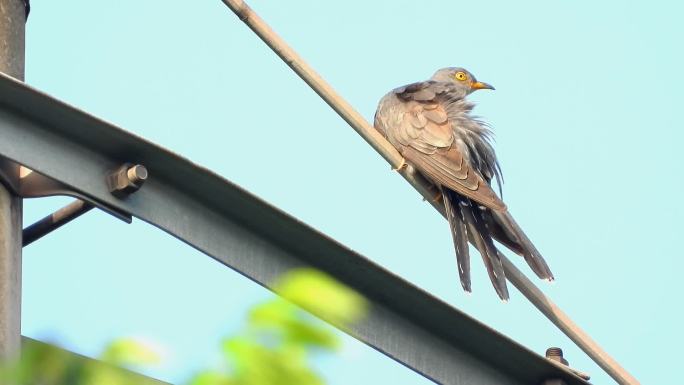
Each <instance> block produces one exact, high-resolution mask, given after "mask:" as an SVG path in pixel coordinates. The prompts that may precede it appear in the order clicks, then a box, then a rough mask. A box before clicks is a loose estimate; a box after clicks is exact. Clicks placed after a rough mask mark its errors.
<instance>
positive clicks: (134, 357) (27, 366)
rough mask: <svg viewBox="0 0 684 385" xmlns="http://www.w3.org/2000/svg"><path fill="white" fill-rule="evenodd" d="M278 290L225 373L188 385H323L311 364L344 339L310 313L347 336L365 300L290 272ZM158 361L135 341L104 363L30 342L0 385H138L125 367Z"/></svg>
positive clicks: (230, 345) (235, 345)
mask: <svg viewBox="0 0 684 385" xmlns="http://www.w3.org/2000/svg"><path fill="white" fill-rule="evenodd" d="M273 287H274V288H275V291H276V292H277V293H278V294H279V295H280V297H277V298H275V299H272V300H269V301H266V302H264V303H261V304H258V305H256V306H254V307H253V308H252V309H251V310H250V311H249V314H248V316H247V322H246V324H245V326H244V327H243V330H241V331H240V332H238V333H237V334H236V335H234V336H231V337H228V338H226V339H225V340H224V341H223V343H222V350H221V353H222V357H223V359H224V360H223V361H224V362H223V365H222V367H220V368H219V369H215V370H206V371H202V372H200V373H198V374H197V375H196V376H195V377H194V378H193V379H192V380H191V382H190V385H323V384H324V381H323V379H322V378H321V376H319V375H318V374H317V373H316V372H315V371H314V370H313V369H312V367H311V362H310V358H311V356H312V354H316V353H326V352H327V353H330V352H334V351H336V350H337V349H338V348H339V347H340V341H339V339H338V337H337V335H336V334H335V332H334V331H333V330H332V329H331V328H330V327H329V326H328V325H325V324H324V323H322V322H320V321H319V320H317V319H315V317H313V316H312V315H311V314H310V313H308V312H307V311H309V312H311V313H313V314H316V315H318V316H319V317H320V318H322V319H323V320H325V321H327V322H329V323H331V324H333V325H335V326H337V327H339V328H341V329H343V330H348V329H349V328H350V327H351V326H352V325H353V324H354V323H355V322H358V321H360V320H361V319H362V318H363V317H364V316H365V315H366V313H367V311H368V304H367V302H366V300H365V299H364V298H363V297H362V296H360V295H359V294H358V293H356V292H355V291H353V290H352V289H350V288H348V287H346V286H344V285H343V284H341V283H339V282H337V281H336V280H335V279H334V278H332V277H330V276H328V275H326V274H324V273H322V272H320V271H317V270H313V269H296V270H292V271H290V272H288V273H287V274H285V275H284V276H282V277H280V278H279V279H278V281H277V282H275V283H274V285H273ZM303 309H306V310H307V311H305V310H303ZM158 361H159V356H158V355H157V354H156V353H155V352H154V350H153V349H151V348H150V347H149V346H148V345H146V344H143V343H141V342H139V341H136V340H133V339H120V340H117V341H115V342H114V343H112V344H110V345H109V346H108V347H107V348H106V349H105V350H104V351H103V353H102V354H101V355H100V361H94V360H87V359H84V358H83V357H80V356H77V355H74V354H72V353H69V352H67V351H64V350H62V349H59V348H57V347H55V346H52V345H48V344H44V343H40V342H32V343H30V344H25V345H24V346H23V349H22V359H21V360H20V361H18V362H14V363H9V364H6V365H4V366H3V367H0V384H17V385H133V384H135V385H140V384H142V383H144V382H141V378H140V377H138V376H136V375H134V374H132V373H131V372H128V371H126V370H122V369H121V368H120V367H130V366H141V365H150V364H155V363H157V362H158Z"/></svg>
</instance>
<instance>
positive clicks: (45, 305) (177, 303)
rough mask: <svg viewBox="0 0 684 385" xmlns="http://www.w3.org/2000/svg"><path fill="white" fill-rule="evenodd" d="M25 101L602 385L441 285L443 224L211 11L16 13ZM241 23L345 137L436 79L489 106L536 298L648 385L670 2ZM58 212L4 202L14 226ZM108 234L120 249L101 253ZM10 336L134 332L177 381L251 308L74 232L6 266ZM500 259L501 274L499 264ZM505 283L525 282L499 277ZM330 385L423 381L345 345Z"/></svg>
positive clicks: (446, 245) (515, 315)
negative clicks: (238, 200) (24, 23)
mask: <svg viewBox="0 0 684 385" xmlns="http://www.w3.org/2000/svg"><path fill="white" fill-rule="evenodd" d="M31 3H32V12H31V17H30V19H29V23H28V30H27V65H26V70H27V71H26V80H27V82H28V83H29V84H30V85H32V86H35V87H37V88H39V89H41V90H44V91H46V92H48V93H50V94H52V95H54V96H56V97H58V98H61V99H63V100H66V101H68V102H70V103H72V104H75V105H76V106H78V107H81V108H83V109H85V110H87V111H89V112H91V113H93V114H95V115H97V116H99V117H102V118H104V119H107V120H110V121H112V122H114V123H116V124H118V125H120V126H122V127H124V128H125V129H127V130H130V131H132V132H135V133H136V134H139V135H142V136H144V137H146V138H148V139H151V140H153V141H156V142H157V143H159V144H161V145H164V146H167V147H169V148H171V149H173V150H175V151H177V152H179V153H180V154H182V155H184V156H186V157H188V158H190V159H192V160H193V161H195V162H198V163H200V164H202V165H204V166H207V167H210V168H212V169H213V170H215V171H217V172H218V173H220V174H221V175H223V176H225V177H226V178H228V179H229V180H232V181H234V182H236V183H237V184H239V185H241V186H243V187H244V188H246V189H247V190H249V191H251V192H252V193H254V194H256V195H258V196H260V197H262V198H264V199H266V200H267V201H269V202H271V203H273V204H275V205H276V206H279V207H281V208H282V209H284V210H286V211H287V212H289V213H291V214H292V215H294V216H296V217H297V218H300V219H302V220H304V221H305V222H307V223H309V224H310V225H312V226H314V227H316V228H318V229H320V230H322V231H323V232H325V233H326V234H329V235H331V236H332V237H334V238H335V239H337V240H339V241H341V242H343V243H345V244H347V245H349V246H351V247H352V248H354V249H355V250H357V251H359V252H361V253H362V254H364V255H366V256H368V257H369V258H371V259H373V260H374V261H376V262H378V263H380V264H382V265H383V266H385V267H387V268H389V269H390V270H392V271H394V272H396V273H397V274H400V275H401V276H403V277H405V278H406V279H408V280H410V281H412V282H414V283H416V284H417V285H419V286H421V287H423V288H425V289H427V290H429V291H430V292H432V293H434V294H435V295H437V296H439V297H440V298H443V299H444V300H446V301H448V302H449V303H451V304H452V305H454V306H456V307H458V308H459V309H462V310H464V311H466V312H467V313H469V314H471V315H472V316H474V317H476V318H477V319H479V320H481V321H483V322H485V323H486V324H488V325H490V326H492V327H494V328H496V329H498V330H500V331H501V332H503V333H505V334H507V335H508V336H510V337H512V338H513V339H515V340H517V341H519V342H521V343H523V344H524V345H526V346H528V347H529V348H531V349H533V350H535V351H537V352H540V353H543V351H544V350H545V349H546V347H548V346H553V345H558V346H561V347H563V349H564V350H565V351H566V357H567V358H568V360H569V361H570V363H571V364H572V365H573V366H574V367H576V368H578V369H580V370H583V371H586V372H589V373H591V374H592V375H593V377H594V382H595V383H597V384H607V383H611V380H610V379H609V378H608V377H607V376H606V375H604V374H603V373H602V371H601V370H600V369H599V368H598V367H597V366H595V365H594V364H593V363H592V362H591V361H590V360H589V359H588V358H586V357H585V355H584V354H583V353H582V352H581V351H579V350H578V349H577V348H575V347H574V346H573V345H572V343H571V342H570V341H569V340H568V339H567V338H565V337H564V336H563V335H562V334H561V333H560V332H558V331H557V330H556V329H555V327H553V326H552V325H551V324H550V323H549V322H548V321H547V320H546V319H545V318H544V317H542V316H541V315H540V314H539V313H538V312H537V311H536V310H535V309H534V308H533V307H532V306H531V305H530V304H529V303H528V302H527V301H526V300H525V299H524V298H523V297H521V296H520V295H519V294H518V293H517V292H516V291H515V290H512V299H511V301H510V302H509V303H508V304H502V303H501V302H500V301H499V300H498V299H497V297H496V295H495V293H494V291H493V289H492V288H491V287H490V284H489V282H488V279H487V277H486V274H485V273H484V269H483V268H482V266H481V265H480V264H474V267H475V269H474V270H475V272H474V277H473V288H474V293H473V295H471V296H466V295H465V294H464V293H463V292H462V291H461V289H460V284H459V283H458V277H457V271H456V266H455V258H454V256H453V247H452V245H451V243H450V242H451V240H450V235H449V231H448V229H447V225H446V223H445V222H444V220H443V219H442V218H441V217H440V216H438V215H437V214H436V213H435V212H434V210H433V209H432V208H431V207H430V206H429V205H428V204H426V203H424V202H422V201H421V199H420V197H419V196H418V195H417V193H415V192H414V191H413V190H412V189H411V187H410V186H408V185H407V184H406V183H405V182H404V181H403V179H402V178H401V177H399V176H398V175H396V174H395V173H393V172H391V171H390V170H389V167H388V166H387V165H386V164H385V163H384V161H383V160H382V159H381V158H380V157H379V156H378V155H377V154H375V152H374V151H373V150H372V149H371V148H370V147H369V146H368V145H367V144H366V143H365V142H364V141H363V140H362V139H361V138H360V137H358V136H357V135H356V133H355V132H354V131H353V130H351V129H350V128H349V127H348V126H347V125H346V123H344V122H343V121H342V120H341V119H339V118H338V117H337V115H336V114H335V113H334V112H333V111H332V110H331V109H330V108H329V107H328V106H327V105H325V104H324V103H323V102H322V101H321V100H320V99H319V98H318V97H317V96H316V95H315V94H314V93H313V92H312V91H311V90H310V89H308V87H307V86H306V85H305V84H304V83H303V82H302V81H301V80H300V79H299V78H297V77H296V76H295V75H294V74H293V73H292V72H291V71H290V69H289V68H287V67H286V66H285V65H284V64H283V63H282V62H281V61H280V59H278V58H277V57H276V56H275V55H274V54H273V53H272V52H271V51H270V50H269V49H268V48H267V47H266V46H265V45H264V44H263V43H262V42H261V41H260V40H258V39H257V38H256V37H255V36H254V35H253V34H252V32H251V31H249V30H248V29H247V28H246V27H245V26H244V25H243V24H242V23H241V22H239V21H238V20H237V18H236V17H235V16H234V15H233V14H232V13H231V12H230V11H229V10H228V9H227V8H225V6H224V5H223V4H222V3H221V2H220V1H219V0H204V1H198V0H194V1H180V0H167V1H162V0H119V1H117V2H112V1H101V0H88V1H86V0H62V1H48V0H32V1H31ZM250 4H251V5H252V7H253V8H255V10H256V11H257V12H260V13H261V15H262V17H263V18H264V19H265V20H266V21H267V22H269V23H271V25H272V26H273V28H274V29H275V30H276V31H278V32H279V33H280V34H281V35H282V36H283V37H284V38H285V39H286V40H288V41H289V42H290V43H291V45H292V46H293V47H294V48H295V49H296V50H298V51H299V53H300V54H301V55H302V56H303V57H304V58H306V59H307V60H308V61H309V63H310V64H312V65H313V66H314V67H315V68H316V69H317V70H318V71H319V72H320V73H321V74H322V75H323V76H324V77H326V78H327V79H328V80H329V81H330V82H331V83H332V85H333V86H334V87H336V88H337V90H338V91H339V92H340V93H341V94H342V95H343V96H344V97H346V98H348V100H349V101H350V102H351V103H352V104H353V105H354V106H356V108H357V109H358V110H359V111H360V112H361V113H362V114H363V115H364V116H366V117H367V118H369V119H370V118H371V117H372V114H373V112H374V110H375V107H376V103H377V100H378V99H379V98H380V97H381V96H382V95H383V94H384V93H385V92H386V91H387V90H389V89H391V88H393V87H395V86H399V85H402V84H405V83H408V82H412V81H417V80H422V79H425V78H427V77H429V76H430V75H431V74H432V72H433V71H434V70H435V69H437V68H439V67H443V66H452V65H458V66H464V67H466V68H468V69H469V70H470V71H472V72H473V73H474V74H475V75H476V76H477V77H478V78H479V79H481V80H483V81H487V82H490V83H492V84H493V85H495V86H496V88H497V90H496V91H494V92H488V93H485V92H482V93H480V94H476V95H474V97H473V99H475V100H476V101H477V102H478V103H479V105H478V107H477V109H476V113H477V114H478V115H481V116H482V117H483V118H484V119H485V120H487V121H488V122H489V123H491V125H492V126H493V128H494V130H495V132H496V138H497V140H496V149H497V152H498V154H499V157H500V160H501V163H502V168H503V172H504V176H505V178H506V183H505V185H504V199H505V201H506V202H507V203H508V205H509V207H510V208H511V211H512V212H513V214H514V215H515V216H516V217H517V219H518V222H519V223H520V224H521V225H522V226H523V227H524V228H525V229H526V231H527V233H528V235H529V236H530V237H531V238H532V239H533V240H534V241H535V243H536V244H537V246H538V247H539V249H540V250H541V251H542V252H543V253H544V255H545V256H546V258H547V260H548V261H549V264H550V266H551V268H552V270H553V271H554V273H555V275H556V277H557V281H556V282H555V283H554V284H553V285H548V284H545V283H543V282H539V284H540V285H541V287H542V289H543V290H544V291H545V292H546V293H547V294H548V295H549V296H550V297H551V298H553V299H554V300H555V301H556V302H557V303H558V304H559V305H560V306H561V307H562V308H563V309H565V310H566V311H567V313H569V314H570V315H571V316H572V317H573V318H574V319H575V320H576V321H577V322H578V323H579V324H580V325H581V326H582V327H584V328H585V330H586V331H587V332H588V333H590V334H591V335H592V336H594V338H595V339H596V340H597V341H598V342H599V343H600V344H602V345H603V346H604V347H605V348H606V350H607V351H608V352H610V353H611V354H613V355H614V357H615V358H616V359H617V360H618V361H620V362H621V363H622V364H623V365H624V366H625V367H627V368H628V369H629V370H631V371H632V373H633V374H634V375H635V376H636V377H637V378H638V379H640V380H641V381H642V383H644V384H649V383H650V384H658V383H671V372H673V371H674V366H675V365H676V364H678V361H679V359H678V354H679V347H678V346H676V345H677V343H679V344H681V343H683V342H684V338H682V334H681V325H682V324H684V313H682V311H681V310H680V309H679V305H680V303H681V292H682V288H681V286H680V285H679V282H677V281H678V280H679V279H680V278H679V277H680V274H679V272H680V271H681V269H682V268H684V261H683V259H682V258H681V256H682V253H681V251H680V250H679V248H678V246H679V242H680V241H681V222H680V218H681V216H682V214H684V204H682V200H681V199H680V195H681V192H680V191H681V190H682V188H683V187H684V178H683V177H682V175H683V174H682V171H681V166H682V159H683V156H682V153H681V143H682V140H683V139H684V134H682V130H683V129H684V124H683V118H682V114H681V112H682V108H681V97H680V92H681V89H682V86H684V76H683V75H682V70H681V69H682V68H684V59H683V56H682V50H681V36H682V35H683V32H684V31H682V30H683V28H682V24H681V20H680V19H681V14H682V11H683V9H682V6H681V5H680V3H678V2H674V1H670V2H667V1H660V2H658V1H650V2H646V1H641V2H637V1H603V2H594V1H573V2H570V1H566V2H562V1H541V0H540V1H516V2H511V1H503V0H501V1H470V2H461V1H446V0H444V1H437V0H425V1H409V0H391V1H390V0H382V1H380V0H375V1H363V0H348V1H315V0H299V1H283V0H280V1H274V0H272V1H266V0H254V1H251V2H250ZM66 202H68V200H67V199H61V198H53V199H48V200H40V201H38V200H33V201H30V202H27V203H26V215H25V218H26V222H27V223H28V222H32V221H33V220H35V219H37V218H39V217H41V216H43V215H45V214H46V213H47V212H49V211H50V210H51V209H53V208H56V207H58V206H59V205H61V204H63V203H66ZM124 237H126V238H127V239H129V242H130V240H131V239H133V240H138V241H139V242H140V243H141V244H142V243H143V242H144V244H146V245H147V246H146V247H143V248H136V250H135V251H128V250H122V249H121V248H118V247H115V246H114V245H115V244H116V242H117V239H121V238H124ZM24 255H25V257H24V258H25V259H24V302H23V316H22V322H23V332H24V334H26V335H28V336H32V337H37V338H43V339H45V338H52V339H57V340H58V341H60V342H61V343H62V344H64V345H65V346H67V347H68V348H70V349H72V350H75V351H77V352H81V353H84V354H88V355H95V354H97V352H98V350H99V349H100V348H101V347H102V346H103V344H105V343H106V342H107V341H109V340H110V339H112V338H115V337H120V336H131V335H132V336H144V337H146V338H148V339H150V340H154V341H157V342H158V343H159V344H161V345H164V346H166V347H167V349H168V351H169V352H170V353H169V361H168V362H167V364H166V365H164V366H161V367H159V368H155V369H153V370H152V371H149V372H148V373H149V374H151V375H154V376H156V377H158V378H160V379H164V380H167V381H173V382H180V381H181V380H182V379H184V378H187V376H188V375H189V374H190V373H192V371H193V370H195V369H197V368H201V367H206V366H207V365H210V364H211V362H214V361H215V359H214V358H213V357H214V353H215V352H216V351H217V349H216V346H217V342H218V339H219V338H220V336H222V335H223V334H225V333H228V332H230V331H234V330H236V329H237V328H238V327H239V325H240V324H241V322H242V318H243V315H244V311H245V309H246V308H247V307H248V306H249V305H250V304H253V303H255V302H256V301H259V300H261V299H264V298H268V297H269V296H270V294H269V293H268V292H267V291H266V290H265V289H263V288H261V287H259V286H257V285H256V284H254V283H252V282H251V281H248V280H246V279H244V278H243V277H242V276H240V275H239V274H236V273H235V272H233V271H232V270H230V269H228V268H225V267H224V266H222V265H220V264H219V263H216V262H214V261H213V260H211V259H210V258H208V257H206V256H204V255H202V254H200V253H198V252H196V251H194V250H192V249H190V248H189V247H187V246H186V245H185V244H183V243H181V242H178V241H176V240H175V239H172V238H170V237H168V236H167V235H166V234H164V233H161V232H159V231H157V230H156V229H154V228H152V227H151V226H149V225H146V224H144V223H141V222H140V221H136V222H134V224H132V225H125V224H123V223H121V222H118V221H116V220H114V219H112V218H111V217H109V216H107V215H105V214H102V213H91V214H89V215H87V216H85V217H83V218H81V219H79V220H78V221H76V222H74V223H73V224H71V225H69V226H67V227H65V228H63V229H61V230H60V231H59V232H57V233H55V234H52V235H50V236H48V237H47V238H45V239H43V240H41V241H40V242H38V243H36V244H34V245H31V246H30V247H28V248H26V249H25V254H24ZM515 260H516V262H519V260H518V259H517V258H516V259H515ZM520 266H521V267H522V268H523V269H524V271H526V272H529V270H528V269H527V268H526V267H525V266H522V264H521V265H520ZM320 368H321V370H322V371H323V372H324V373H325V376H326V378H327V379H328V380H329V383H330V384H333V385H340V384H351V383H356V384H364V383H392V384H427V383H429V381H428V380H425V379H423V378H422V377H420V376H419V375H417V374H415V373H413V372H411V371H410V370H408V369H406V368H404V367H402V366H400V365H398V364H396V363H394V362H393V361H391V360H390V359H387V358H385V357H384V356H381V355H380V354H378V353H376V352H374V351H373V350H372V349H370V348H367V347H365V346H364V345H362V344H360V343H357V342H355V341H353V340H351V339H348V343H347V345H346V348H345V350H344V351H343V352H342V354H341V355H340V356H337V357H334V358H329V359H324V360H321V362H320Z"/></svg>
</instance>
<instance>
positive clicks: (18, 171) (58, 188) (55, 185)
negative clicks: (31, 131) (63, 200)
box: [0, 157, 133, 223]
mask: <svg viewBox="0 0 684 385" xmlns="http://www.w3.org/2000/svg"><path fill="white" fill-rule="evenodd" d="M0 183H2V184H4V185H5V186H7V188H9V189H10V190H12V192H14V193H15V194H16V195H18V196H20V197H22V198H41V197H48V196H58V195H64V196H71V197H74V198H78V199H80V200H82V201H85V202H88V203H90V204H91V205H93V206H95V207H97V208H99V209H101V210H102V211H104V212H106V213H108V214H110V215H112V216H114V217H116V218H118V219H120V220H122V221H124V222H126V223H131V222H133V217H132V216H131V215H130V214H128V213H125V212H122V211H121V210H118V209H116V208H113V207H110V206H108V205H106V204H103V203H101V202H98V201H96V200H94V199H92V198H90V197H88V196H86V195H84V194H82V193H80V192H78V191H75V190H74V189H72V188H70V187H69V186H67V185H65V184H63V183H61V182H59V181H56V180H54V179H52V178H48V177H46V176H45V175H42V174H40V173H38V172H35V171H33V170H30V169H28V168H26V167H24V166H22V165H20V164H18V163H15V162H13V161H11V160H8V159H6V158H2V157H0Z"/></svg>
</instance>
